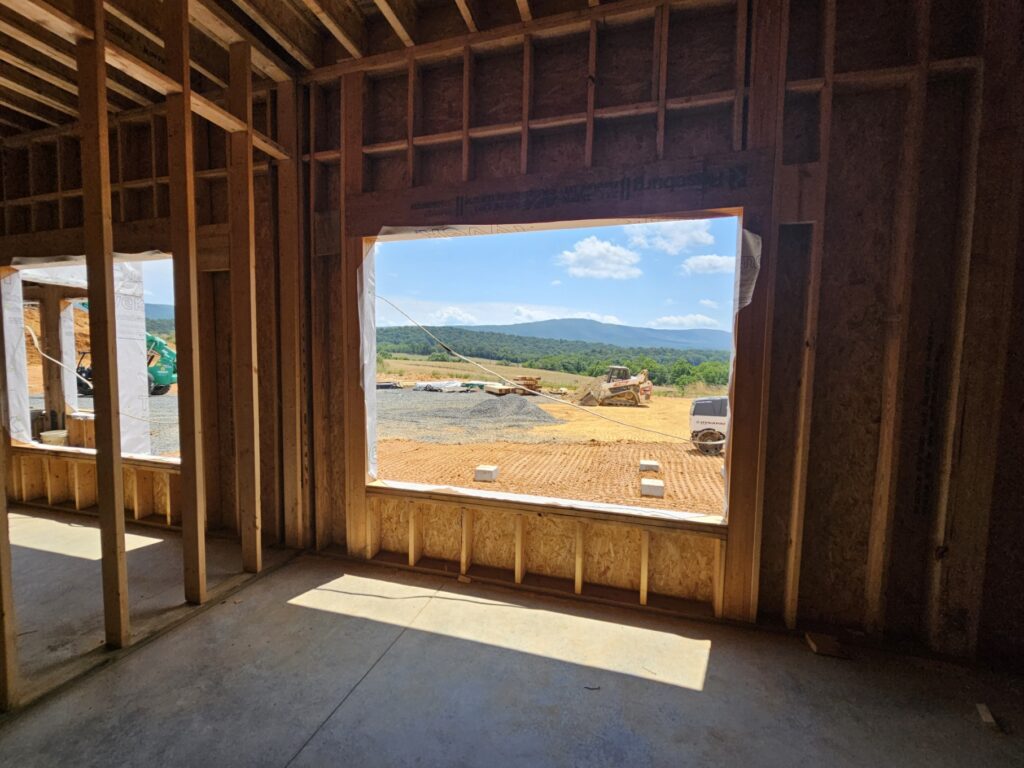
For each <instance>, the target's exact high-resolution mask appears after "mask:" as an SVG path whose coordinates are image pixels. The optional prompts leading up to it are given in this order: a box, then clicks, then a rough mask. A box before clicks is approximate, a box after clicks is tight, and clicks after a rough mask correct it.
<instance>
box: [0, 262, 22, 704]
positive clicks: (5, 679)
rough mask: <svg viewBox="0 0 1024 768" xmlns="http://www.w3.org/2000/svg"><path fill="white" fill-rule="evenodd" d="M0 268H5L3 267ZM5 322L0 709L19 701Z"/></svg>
mask: <svg viewBox="0 0 1024 768" xmlns="http://www.w3.org/2000/svg"><path fill="white" fill-rule="evenodd" d="M0 269H7V268H6V267H2V268H0ZM3 326H4V323H2V322H0V467H2V468H3V471H2V472H0V490H2V491H3V492H2V493H0V711H5V712H6V711H7V710H10V709H13V708H14V707H15V706H16V705H17V703H18V693H19V679H18V678H19V674H18V624H17V620H16V618H15V613H14V583H13V581H12V566H11V527H10V520H9V517H8V510H7V496H8V492H9V489H8V487H7V486H8V477H9V476H10V474H9V473H8V472H7V467H8V466H9V461H10V456H9V454H10V452H11V431H10V423H11V422H10V407H9V405H8V394H7V393H8V390H7V359H6V355H7V345H6V343H5V341H4V328H3Z"/></svg>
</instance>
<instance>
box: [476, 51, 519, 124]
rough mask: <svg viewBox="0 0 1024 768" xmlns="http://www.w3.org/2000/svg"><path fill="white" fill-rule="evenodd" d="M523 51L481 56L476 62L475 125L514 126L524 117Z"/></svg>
mask: <svg viewBox="0 0 1024 768" xmlns="http://www.w3.org/2000/svg"><path fill="white" fill-rule="evenodd" d="M522 88H523V49H522V46H516V47H515V48H512V49H510V50H507V51H501V52H500V53H494V54H488V55H484V56H478V57H477V58H476V59H475V61H474V62H473V90H472V99H470V104H471V107H472V110H473V114H472V124H473V125H474V126H479V125H498V124H500V123H514V122H516V121H517V120H520V119H521V118H522V116H523V112H522V109H523V103H522V97H521V95H520V94H521V92H522Z"/></svg>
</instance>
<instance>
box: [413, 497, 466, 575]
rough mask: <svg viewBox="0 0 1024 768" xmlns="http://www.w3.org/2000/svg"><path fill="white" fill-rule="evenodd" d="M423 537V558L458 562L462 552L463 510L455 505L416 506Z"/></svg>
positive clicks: (428, 504)
mask: <svg viewBox="0 0 1024 768" xmlns="http://www.w3.org/2000/svg"><path fill="white" fill-rule="evenodd" d="M416 510H417V514H419V516H420V517H419V525H420V530H421V531H422V536H423V556H424V557H436V558H438V559H439V560H450V561H453V562H458V560H459V556H460V554H461V552H462V509H461V508H460V507H458V506H456V505H454V504H433V503H421V504H418V505H417V506H416Z"/></svg>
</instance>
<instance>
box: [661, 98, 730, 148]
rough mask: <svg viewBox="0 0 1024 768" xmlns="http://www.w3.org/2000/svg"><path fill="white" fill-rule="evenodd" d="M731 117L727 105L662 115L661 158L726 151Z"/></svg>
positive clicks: (728, 146)
mask: <svg viewBox="0 0 1024 768" xmlns="http://www.w3.org/2000/svg"><path fill="white" fill-rule="evenodd" d="M731 121H732V109H731V106H729V105H725V106H718V107H706V108H702V109H686V110H682V111H679V112H670V113H669V114H668V115H667V116H666V119H665V158H666V159H668V160H681V159H684V158H687V157H700V156H701V155H710V154H716V153H719V152H728V151H729V149H730V148H731V146H732V138H731V135H730V133H729V131H730V127H731V125H732V122H731Z"/></svg>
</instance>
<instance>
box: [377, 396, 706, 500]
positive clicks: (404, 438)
mask: <svg viewBox="0 0 1024 768" xmlns="http://www.w3.org/2000/svg"><path fill="white" fill-rule="evenodd" d="M377 395H378V397H377V404H378V418H377V425H378V435H377V437H378V441H377V460H378V468H379V469H378V476H379V477H380V478H381V479H383V480H400V481H406V482H417V483H430V484H434V485H448V486H458V487H462V488H473V489H479V490H482V491H504V492H510V493H524V494H532V495H539V496H550V497H555V498H562V499H574V500H581V501H598V502H606V503H612V504H623V505H627V506H640V507H649V508H659V509H673V510H679V511H685V512H699V513H702V514H720V513H721V512H722V510H723V507H724V491H725V480H724V477H723V475H722V470H723V468H724V466H725V460H724V458H723V456H721V455H719V456H706V455H704V454H702V453H700V452H699V451H697V450H696V449H694V448H693V447H692V446H691V445H690V444H689V443H687V442H685V441H683V440H678V439H673V438H671V437H668V436H665V435H658V434H652V433H649V432H643V431H640V430H638V429H636V428H635V427H644V428H647V429H653V430H657V431H659V432H664V433H667V434H669V435H680V436H684V437H685V436H687V435H688V424H689V418H690V403H691V400H690V398H684V397H663V396H655V397H654V398H653V399H652V400H651V401H650V403H648V404H646V405H644V406H642V407H639V408H629V407H592V408H587V409H585V410H581V409H579V408H574V407H573V406H572V405H569V404H568V403H558V402H551V401H548V400H544V399H542V398H540V397H521V396H519V395H506V396H505V397H502V398H496V397H494V396H492V395H488V394H484V393H473V394H468V393H467V394H442V393H435V392H411V391H409V390H397V391H389V390H382V391H379V392H378V393H377ZM399 400H401V401H405V403H408V402H417V403H419V404H422V408H423V413H424V414H425V415H426V414H430V413H433V414H434V418H432V419H431V418H426V417H425V418H424V419H422V420H421V421H419V422H416V423H411V422H409V421H407V420H405V419H404V418H403V419H399V420H395V419H393V418H392V417H391V416H392V414H394V413H395V408H394V405H395V403H396V402H397V401H399ZM502 401H504V402H505V403H508V405H507V406H504V408H503V409H507V411H508V412H509V413H510V414H511V415H510V416H508V417H507V418H502V417H501V416H500V415H499V414H497V413H492V414H491V416H492V418H491V419H488V420H487V421H478V420H476V419H474V418H472V417H470V416H468V415H466V414H469V413H470V412H471V411H472V409H473V408H478V407H480V404H481V403H483V404H486V403H488V402H492V403H495V404H497V403H502ZM515 401H520V403H523V404H525V405H526V406H528V407H527V408H525V409H524V408H523V407H522V405H518V406H513V403H514V402H515ZM405 403H403V405H405ZM487 410H488V411H495V410H497V409H495V408H494V407H493V406H490V407H488V408H487ZM515 411H519V412H521V414H523V415H527V414H528V416H527V418H528V419H529V420H527V419H524V418H520V419H519V420H518V421H515V415H516V414H515V413H513V412H515ZM537 412H539V413H540V414H541V417H538V416H537ZM406 414H407V411H406V410H405V409H402V410H401V415H403V416H405V415H406ZM595 414H596V415H595ZM605 416H606V417H609V418H612V419H615V420H616V421H618V422H622V423H621V424H619V423H611V422H609V421H607V420H606V419H604V418H599V417H605ZM641 459H655V460H657V461H659V462H660V463H661V472H660V473H657V474H654V473H645V475H644V476H646V477H657V478H659V479H661V480H663V481H664V482H665V497H664V498H663V499H656V498H651V497H642V496H641V495H640V479H641V474H640V471H639V467H640V460H641ZM480 464H494V465H497V466H498V467H499V474H498V480H497V482H487V483H478V482H475V481H474V480H473V471H474V469H475V467H476V466H477V465H480Z"/></svg>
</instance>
